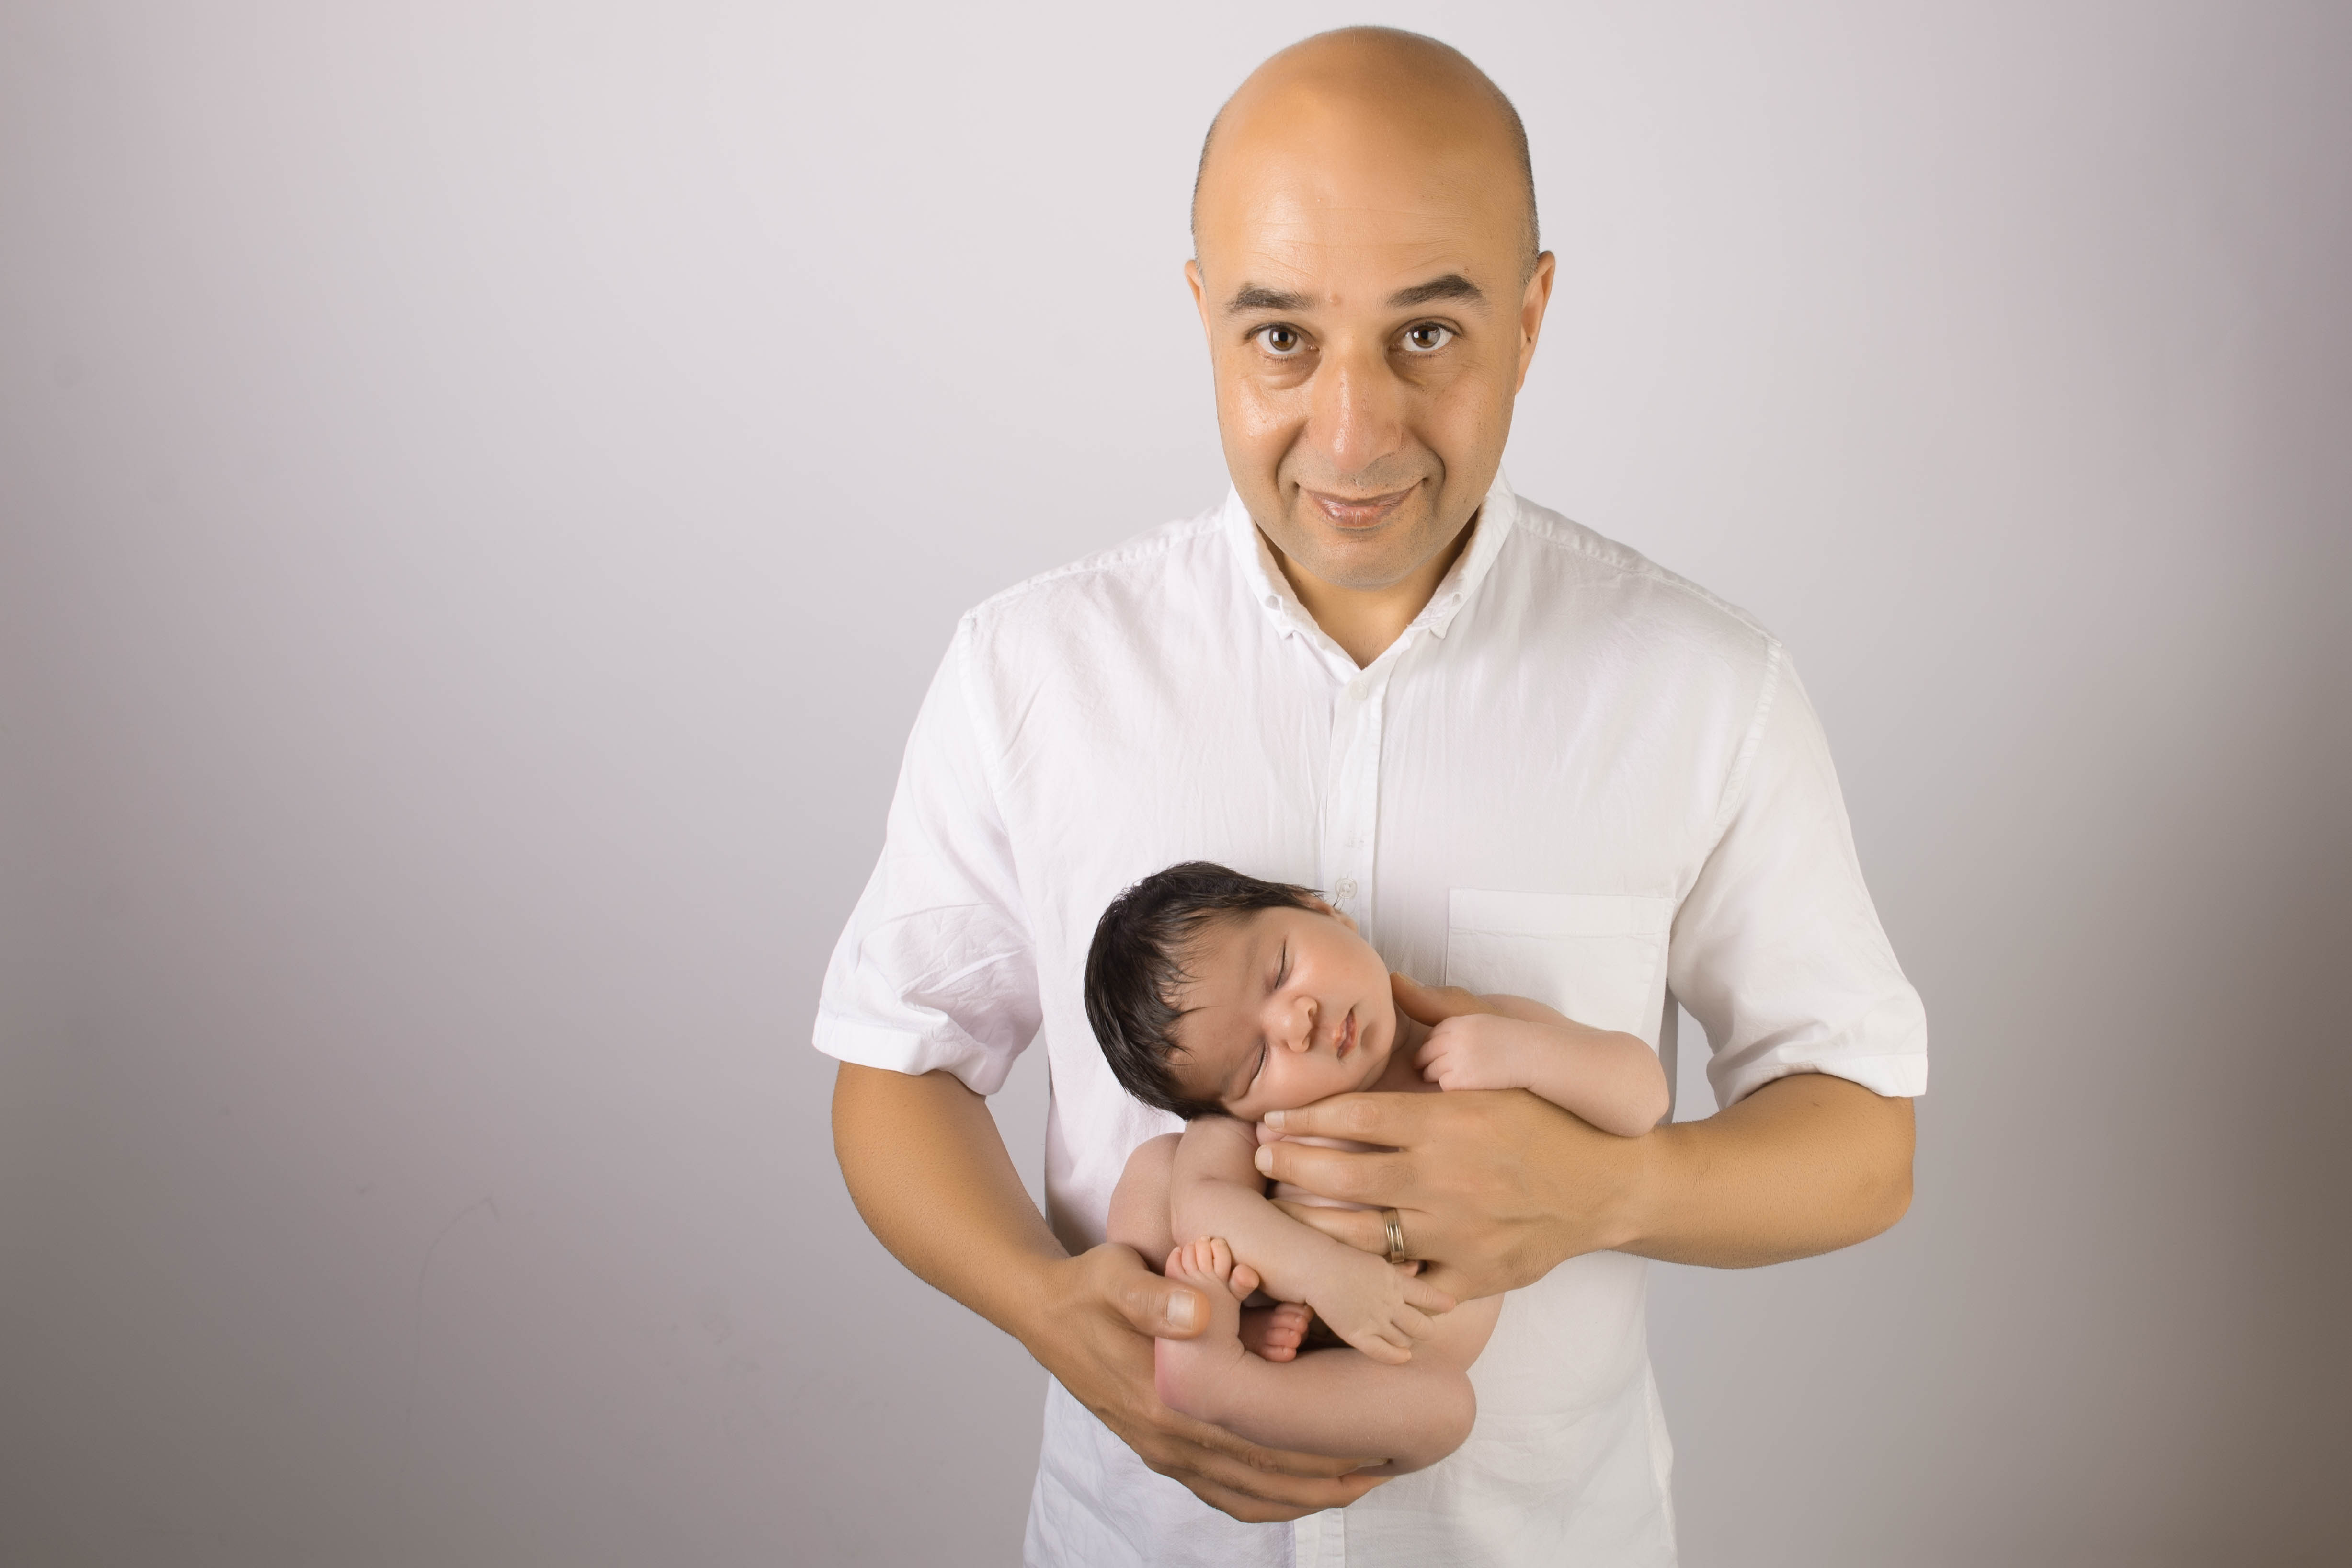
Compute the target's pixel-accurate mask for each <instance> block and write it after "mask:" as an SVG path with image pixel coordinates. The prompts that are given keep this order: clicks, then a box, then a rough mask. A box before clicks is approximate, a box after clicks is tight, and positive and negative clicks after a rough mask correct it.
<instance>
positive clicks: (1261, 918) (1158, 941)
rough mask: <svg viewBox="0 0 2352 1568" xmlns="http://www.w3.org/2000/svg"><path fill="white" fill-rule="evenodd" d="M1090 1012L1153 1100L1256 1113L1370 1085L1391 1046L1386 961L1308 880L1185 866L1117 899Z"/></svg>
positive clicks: (1099, 954) (1109, 1051)
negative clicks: (1296, 882) (1301, 884)
mask: <svg viewBox="0 0 2352 1568" xmlns="http://www.w3.org/2000/svg"><path fill="white" fill-rule="evenodd" d="M1087 1021H1088V1022H1089V1023H1091V1024H1092V1025H1093V1026H1094V1029H1095V1038H1096V1039H1097V1040H1099V1041H1101V1042H1102V1048H1103V1055H1104V1057H1106V1058H1108V1060H1109V1062H1110V1069H1111V1071H1112V1072H1113V1073H1115V1074H1116V1075H1118V1081H1119V1082H1120V1083H1121V1084H1122V1085H1124V1086H1125V1087H1126V1089H1127V1091H1128V1092H1129V1094H1132V1095H1134V1096H1135V1098H1136V1099H1138V1100H1142V1101H1143V1102H1144V1103H1145V1104H1147V1105H1154V1106H1158V1107H1159V1108H1160V1109H1161V1110H1172V1111H1174V1112H1175V1113H1176V1114H1177V1115H1179V1116H1181V1117H1182V1118H1184V1119H1185V1120H1186V1121H1191V1120H1192V1118H1194V1117H1196V1116H1216V1115H1225V1116H1234V1117H1238V1118H1240V1119H1241V1120H1243V1121H1257V1120H1258V1119H1260V1118H1261V1117H1263V1116H1264V1115H1265V1113H1266V1112H1267V1111H1269V1110H1289V1109H1291V1108H1292V1107H1294V1106H1300V1105H1306V1104H1309V1103H1311V1102H1312V1101H1315V1100H1321V1099H1323V1098H1324V1097H1325V1096H1326V1095H1333V1094H1345V1093H1347V1092H1348V1091H1349V1090H1350V1089H1368V1088H1370V1086H1371V1085H1372V1084H1373V1083H1374V1082H1375V1081H1376V1080H1377V1079H1379V1078H1380V1076H1381V1069H1382V1068H1386V1067H1387V1066H1388V1059H1389V1050H1390V1047H1392V1046H1393V1045H1395V1043H1396V1035H1397V1019H1396V1004H1395V1003H1394V1002H1393V1001H1392V1000H1391V997H1390V994H1389V971H1388V965H1387V964H1386V963H1382V962H1381V955H1380V954H1379V953H1378V952H1374V951H1373V948H1372V944H1371V943H1370V942H1366V941H1365V940H1364V939H1363V938H1362V937H1361V936H1360V935H1358V934H1357V931H1356V922H1355V921H1351V920H1349V918H1348V917H1347V916H1345V915H1343V914H1340V913H1339V911H1338V910H1334V909H1332V908H1331V906H1330V905H1328V904H1327V903H1325V902H1324V901H1323V900H1321V899H1319V898H1318V897H1316V895H1315V894H1313V893H1311V892H1309V891H1308V890H1307V889H1305V888H1295V887H1292V886H1290V885H1289V884H1288V883H1286V882H1269V881H1265V880H1264V879H1261V878H1257V877H1247V876H1244V875H1243V874H1242V873H1241V872H1239V871H1229V870H1227V869H1226V868H1224V867H1223V866H1213V865H1211V864H1209V863H1208V862H1207V861H1205V860H1189V861H1186V862H1185V863H1184V864H1183V865H1181V866H1171V867H1169V868H1168V869H1166V870H1165V871H1159V872H1155V873H1153V874H1152V875H1151V876H1149V877H1146V878H1145V879H1143V880H1141V881H1140V882H1138V883H1137V884H1136V885H1135V886H1133V887H1132V888H1129V889H1128V890H1127V891H1125V892H1124V893H1121V894H1120V895H1119V896H1118V898H1116V899H1113V900H1111V903H1110V907H1109V908H1108V909H1107V910H1104V911H1103V914H1102V919H1101V921H1098V922H1097V924H1096V926H1095V940H1094V946H1093V948H1092V949H1091V950H1090V951H1089V952H1087Z"/></svg>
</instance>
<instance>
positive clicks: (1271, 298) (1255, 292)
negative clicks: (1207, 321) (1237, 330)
mask: <svg viewBox="0 0 2352 1568" xmlns="http://www.w3.org/2000/svg"><path fill="white" fill-rule="evenodd" d="M1313 303H1314V301H1313V300H1309V299H1307V296H1306V295H1304V294H1294V293H1290V292H1288V291H1286V290H1284V289H1269V288H1267V287H1266V286H1265V284H1263V283H1244V284H1243V285H1242V286H1241V289H1240V291H1239V292H1238V293H1236V294H1234V297H1233V298H1232V299H1230V300H1226V301H1225V314H1226V315H1228V316H1233V315H1238V314H1240V313H1241V312H1242V311H1244V310H1306V309H1307V307H1308V306H1309V305H1311V304H1313Z"/></svg>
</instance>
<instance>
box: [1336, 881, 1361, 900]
mask: <svg viewBox="0 0 2352 1568" xmlns="http://www.w3.org/2000/svg"><path fill="white" fill-rule="evenodd" d="M1331 890H1332V891H1333V892H1335V893H1337V894H1339V896H1340V897H1341V898H1343V899H1352V898H1354V897H1355V896H1356V879H1354V878H1353V877H1342V878H1340V879H1339V882H1338V884H1337V885H1335V886H1334V887H1333V888H1332V889H1331Z"/></svg>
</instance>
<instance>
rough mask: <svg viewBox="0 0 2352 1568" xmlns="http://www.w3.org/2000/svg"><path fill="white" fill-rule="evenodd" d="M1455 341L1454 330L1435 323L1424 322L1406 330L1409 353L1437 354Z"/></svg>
mask: <svg viewBox="0 0 2352 1568" xmlns="http://www.w3.org/2000/svg"><path fill="white" fill-rule="evenodd" d="M1453 341H1454V329H1453V328H1452V327H1444V326H1440V325H1438V323H1436V322H1435V321H1423V322H1420V323H1419V324H1417V325H1415V326H1410V327H1407V328H1406V329H1405V330H1404V347H1405V352H1406V353H1416V354H1431V353H1436V352H1437V351H1438V350H1440V349H1442V348H1444V346H1445V345H1446V344H1448V343H1450V342H1453Z"/></svg>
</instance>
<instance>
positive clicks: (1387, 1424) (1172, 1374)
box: [1154, 1240, 1501, 1474]
mask: <svg viewBox="0 0 2352 1568" xmlns="http://www.w3.org/2000/svg"><path fill="white" fill-rule="evenodd" d="M1232 1273H1233V1253H1232V1250H1231V1249H1230V1248H1229V1247H1226V1246H1225V1244H1224V1243H1223V1241H1214V1240H1212V1241H1196V1242H1192V1243H1190V1244H1188V1245H1187V1246H1184V1247H1178V1248H1176V1249H1174V1251H1173V1252H1172V1253H1171V1255H1170V1257H1169V1259H1168V1268H1167V1274H1168V1278H1170V1279H1182V1280H1184V1281H1185V1282H1186V1283H1188V1284H1192V1285H1197V1286H1200V1287H1201V1288H1202V1292H1203V1293H1204V1294H1205V1295H1207V1296H1208V1297H1209V1300H1210V1302H1211V1306H1210V1314H1209V1327H1208V1328H1207V1330H1206V1331H1203V1332H1202V1334H1201V1335H1200V1336H1199V1337H1197V1338H1195V1339H1190V1340H1160V1341H1159V1342H1157V1344H1156V1346H1155V1347H1154V1353H1155V1369H1156V1373H1157V1378H1156V1381H1157V1383H1158V1386H1159V1391H1160V1398H1161V1399H1163V1400H1165V1401H1167V1403H1168V1404H1169V1405H1170V1406H1171V1407H1172V1408H1174V1409H1177V1410H1181V1411H1182V1412H1183V1413H1184V1414H1185V1415H1191V1416H1194V1417H1196V1418H1197V1419H1200V1420H1202V1421H1212V1422H1214V1423H1215V1424H1216V1425H1218V1426H1223V1427H1224V1428H1225V1429H1226V1430H1227V1431H1230V1432H1233V1433H1235V1434H1237V1435H1239V1436H1244V1437H1247V1438H1249V1439H1250V1440H1251V1441H1252V1442H1255V1443H1264V1444H1265V1445H1266V1446H1267V1447H1278V1448H1290V1449H1294V1450H1297V1451H1298V1452H1300V1453H1309V1454H1329V1455H1332V1456H1335V1457H1338V1458H1359V1459H1361V1460H1363V1461H1364V1462H1365V1463H1366V1464H1367V1465H1368V1466H1370V1467H1373V1468H1380V1469H1386V1470H1389V1471H1391V1472H1393V1473H1399V1474H1402V1472H1404V1471H1406V1470H1417V1469H1420V1468H1423V1467H1424V1466H1428V1465H1433V1464H1435V1463H1436V1462H1437V1461H1438V1460H1440V1459H1442V1458H1444V1457H1445V1456H1446V1455H1448V1454H1450V1453H1452V1452H1453V1451H1454V1449H1456V1448H1458V1447H1461V1446H1462V1440H1463V1439H1464V1438H1465V1437H1467V1436H1469V1435H1470V1424H1471V1421H1472V1419H1473V1418H1474V1417H1475V1415H1476V1414H1477V1397H1476V1395H1475V1394H1473V1393H1472V1392H1471V1389H1470V1377H1469V1373H1468V1370H1467V1369H1468V1367H1469V1365H1470V1363H1471V1362H1472V1361H1474V1360H1475V1359H1476V1357H1477V1354H1478V1352H1479V1351H1480V1350H1481V1349H1483V1348H1485V1345H1486V1336H1487V1334H1489V1333H1490V1332H1492V1331H1493V1330H1494V1326H1495V1318H1496V1314H1497V1313H1498V1312H1499V1310H1500V1309H1501V1300H1500V1299H1499V1298H1490V1299H1488V1300H1484V1301H1465V1302H1464V1303H1463V1304H1462V1305H1461V1306H1460V1307H1457V1308H1456V1309H1454V1311H1452V1312H1449V1313H1447V1314H1446V1315H1445V1318H1444V1320H1441V1322H1440V1327H1439V1331H1438V1333H1437V1334H1436V1335H1435V1336H1433V1338H1432V1339H1431V1340H1430V1341H1427V1342H1423V1344H1422V1345H1420V1346H1418V1347H1416V1348H1415V1350H1414V1352H1413V1358H1412V1361H1410V1362H1408V1363H1405V1364H1404V1365H1402V1366H1387V1365H1383V1364H1382V1363H1379V1362H1376V1361H1373V1360H1372V1359H1371V1358H1370V1357H1369V1356H1367V1355H1364V1354H1363V1353H1362V1352H1359V1351H1352V1350H1325V1351H1317V1352H1313V1353H1312V1354H1309V1355H1303V1356H1300V1357H1298V1358H1297V1360H1295V1361H1291V1362H1287V1363H1275V1362H1269V1361H1264V1360H1260V1359H1259V1358H1257V1357H1255V1356H1253V1355H1251V1354H1249V1353H1248V1352H1246V1351H1244V1349H1243V1348H1242V1342H1241V1340H1240V1338H1239V1335H1238V1331H1239V1327H1240V1313H1239V1311H1238V1310H1235V1309H1234V1308H1232V1307H1230V1306H1228V1305H1226V1304H1225V1303H1226V1302H1227V1300H1229V1293H1228V1292H1227V1291H1223V1290H1216V1289H1210V1287H1211V1286H1212V1285H1214V1284H1220V1283H1223V1281H1224V1280H1226V1279H1229V1278H1230V1277H1231V1275H1232ZM1455 1320H1459V1321H1455Z"/></svg>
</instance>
